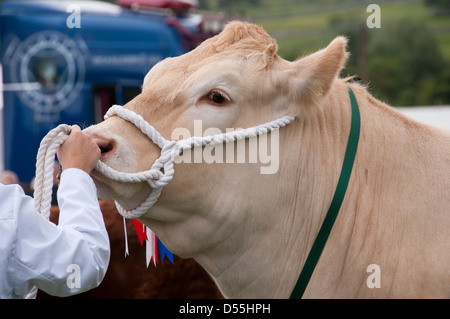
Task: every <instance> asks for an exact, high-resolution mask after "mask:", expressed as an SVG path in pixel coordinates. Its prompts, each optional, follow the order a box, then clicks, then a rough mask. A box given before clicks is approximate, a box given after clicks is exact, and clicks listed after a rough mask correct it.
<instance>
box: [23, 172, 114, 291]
mask: <svg viewBox="0 0 450 319" xmlns="http://www.w3.org/2000/svg"><path fill="white" fill-rule="evenodd" d="M27 203H28V204H26V206H28V207H25V206H24V207H19V211H18V215H19V217H18V219H19V220H18V231H17V241H16V247H15V265H14V266H15V267H14V268H15V269H14V273H15V274H14V277H15V285H14V291H15V294H17V295H21V294H27V293H28V291H29V290H30V289H31V288H32V287H33V286H37V287H38V288H39V289H41V290H43V291H45V292H47V293H48V294H51V295H55V296H68V295H72V294H76V293H80V292H83V291H86V290H89V289H92V288H95V287H97V286H98V285H99V284H100V282H101V281H102V280H103V277H104V276H105V273H106V270H107V267H108V264H109V258H110V247H109V238H108V234H107V232H106V228H105V224H104V221H103V216H102V214H101V211H100V206H99V203H98V199H97V190H96V187H95V184H94V183H93V181H92V179H91V177H90V176H89V175H88V174H86V173H85V172H83V171H81V170H78V169H66V170H65V171H64V172H63V173H62V175H61V183H60V186H59V190H58V203H59V207H60V216H59V223H58V226H56V225H55V224H53V223H51V222H49V221H47V220H46V219H44V218H43V217H42V216H41V215H39V214H37V213H36V212H34V209H33V210H32V211H31V208H30V207H29V202H27ZM24 205H25V204H24Z"/></svg>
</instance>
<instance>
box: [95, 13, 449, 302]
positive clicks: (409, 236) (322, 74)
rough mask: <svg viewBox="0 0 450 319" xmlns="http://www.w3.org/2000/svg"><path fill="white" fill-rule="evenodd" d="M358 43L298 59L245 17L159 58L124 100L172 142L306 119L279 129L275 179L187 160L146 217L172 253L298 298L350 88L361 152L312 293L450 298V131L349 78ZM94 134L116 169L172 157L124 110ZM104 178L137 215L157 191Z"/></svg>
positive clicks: (241, 283) (229, 281)
mask: <svg viewBox="0 0 450 319" xmlns="http://www.w3.org/2000/svg"><path fill="white" fill-rule="evenodd" d="M345 47H346V39H345V38H343V37H338V38H336V39H335V40H333V41H332V42H331V43H330V44H329V45H328V47H326V48H325V49H323V50H321V51H318V52H316V53H314V54H311V55H309V56H306V57H303V58H300V59H298V60H297V61H294V62H288V61H286V60H283V59H282V58H280V57H279V56H278V55H277V45H276V42H275V40H274V39H272V38H270V37H269V36H268V35H267V34H266V33H265V32H264V31H263V30H262V29H261V28H259V27H257V26H255V25H251V24H244V23H240V22H234V23H231V24H229V25H228V26H227V27H226V29H225V30H224V31H223V32H222V33H221V34H219V35H218V36H216V37H214V38H211V39H209V40H207V41H205V42H204V43H203V44H202V45H200V46H199V47H198V48H196V49H195V50H193V51H191V52H190V53H187V54H185V55H182V56H180V57H176V58H170V59H166V60H164V61H162V62H160V63H159V64H157V65H156V66H155V67H154V68H153V69H152V70H151V71H150V72H149V73H148V74H147V76H146V77H145V80H144V83H143V90H142V93H141V94H140V95H138V96H137V97H136V98H135V99H133V100H132V101H131V102H129V103H128V104H127V105H125V108H127V109H130V110H133V111H134V112H136V113H138V114H140V115H142V116H143V117H144V119H145V120H147V121H148V122H149V123H151V124H152V125H153V126H154V127H155V128H156V129H157V130H158V131H159V132H161V134H162V135H163V136H164V137H165V138H166V139H171V136H172V132H173V131H174V130H176V129H179V128H187V129H188V130H189V131H190V132H191V134H192V135H193V134H194V120H202V125H203V129H206V128H208V127H214V128H219V129H221V130H222V131H223V132H225V131H226V129H227V128H248V127H251V126H255V125H258V124H262V123H266V122H269V121H271V120H274V119H276V118H279V117H282V116H285V115H291V116H294V117H295V120H294V121H293V122H292V123H290V124H289V125H287V126H286V127H283V128H280V130H279V144H278V145H277V146H279V168H278V170H277V172H276V173H275V174H261V172H260V167H261V165H262V164H261V163H259V164H258V163H257V164H254V163H249V162H246V163H213V164H208V163H205V162H203V163H183V162H182V163H180V164H175V172H176V173H175V175H174V178H173V180H172V182H171V183H169V184H168V185H167V186H166V187H165V188H164V189H163V191H162V193H161V196H160V198H159V199H158V201H157V202H156V204H155V205H154V206H153V207H152V208H151V209H150V210H149V211H148V213H146V214H145V215H143V216H142V217H141V218H140V220H141V221H142V222H143V223H144V224H146V225H147V226H149V227H150V228H151V229H152V230H153V231H154V232H155V233H156V234H157V235H158V236H159V237H160V239H161V240H162V241H163V242H164V244H165V245H166V246H167V247H168V248H169V249H170V250H171V251H172V252H173V253H175V254H177V255H179V256H182V257H194V258H195V259H196V260H197V261H198V262H199V263H200V264H201V265H202V266H203V267H204V268H205V269H206V270H207V271H208V272H209V274H210V275H211V276H212V278H214V280H215V282H216V283H217V285H218V287H219V288H220V290H221V292H222V293H223V294H224V296H226V297H231V298H247V297H251V298H253V297H254V298H266V297H267V298H288V297H289V296H290V294H291V292H292V290H293V287H294V285H295V283H296V281H297V278H298V276H299V273H300V271H301V270H302V267H303V265H304V263H305V259H306V257H307V255H308V253H309V251H310V249H311V246H312V244H313V242H314V240H315V238H316V235H317V233H318V230H319V228H320V226H321V224H322V221H323V219H324V217H325V214H326V212H327V210H328V207H329V206H330V202H331V199H332V196H333V194H334V191H335V188H336V184H337V180H338V177H339V174H340V170H341V166H342V162H343V157H344V152H345V149H346V145H347V139H348V135H349V130H350V122H351V109H350V100H349V94H348V89H347V87H348V86H350V87H351V88H352V89H353V91H354V92H355V95H356V99H357V101H358V104H359V108H360V112H361V135H360V139H359V147H358V151H357V154H356V159H355V163H354V167H353V171H352V175H351V178H350V181H349V186H348V189H347V193H346V196H345V199H344V201H343V204H342V207H341V209H340V212H339V215H338V217H337V220H336V222H335V224H334V227H333V229H332V231H331V234H330V237H329V239H328V242H327V244H326V246H325V249H324V250H323V253H322V255H321V258H320V260H319V262H318V264H317V267H316V268H315V271H314V273H313V275H312V277H311V280H310V282H309V285H308V286H307V289H306V291H305V294H304V297H306V298H308V297H311V298H449V297H450V272H449V269H450V267H449V265H450V246H449V245H450V133H449V131H444V130H440V129H437V128H433V127H430V126H425V125H422V124H419V123H417V122H413V121H412V120H409V119H408V118H406V117H404V116H402V115H400V114H399V113H397V112H395V111H394V110H393V109H392V108H390V107H389V106H387V105H385V104H383V103H382V102H380V101H378V100H376V99H375V98H373V97H372V96H371V95H370V94H369V93H368V92H367V90H366V88H364V87H362V86H360V85H357V84H354V83H349V81H348V80H347V79H340V78H339V77H338V76H339V73H340V71H341V69H342V68H343V66H344V64H345V62H346V59H347V53H346V51H345ZM86 131H87V132H88V133H89V134H91V136H93V137H94V138H95V140H96V141H97V143H98V145H99V146H100V147H101V149H102V156H101V160H102V161H103V162H105V163H106V164H108V165H110V166H111V167H113V168H115V169H116V170H120V171H125V172H139V171H143V170H147V169H149V167H150V166H151V164H152V163H153V162H154V160H155V159H156V158H158V157H159V155H160V149H159V148H158V147H157V146H156V145H155V144H153V143H152V142H151V141H150V140H149V139H148V138H147V137H146V136H144V135H143V134H142V133H141V132H140V131H139V130H138V129H136V127H135V126H134V125H132V124H130V123H129V122H127V121H125V120H123V119H121V118H119V117H117V116H113V117H111V118H109V119H107V120H106V121H104V122H102V123H100V124H98V125H95V126H93V127H91V128H88V129H87V130H86ZM93 177H94V179H95V182H96V184H97V187H98V191H99V196H100V197H101V198H110V197H112V198H114V199H115V200H116V201H117V202H118V203H120V204H121V205H122V206H123V207H124V208H126V209H132V208H134V207H136V206H138V205H139V204H140V203H141V202H142V201H143V200H144V199H145V198H146V197H147V196H148V195H149V193H150V192H151V189H150V187H149V185H148V184H147V183H145V182H142V183H137V184H125V183H120V182H113V181H111V180H108V179H106V178H104V177H103V176H102V175H101V174H99V173H98V172H97V173H96V172H94V173H93ZM370 265H376V266H370ZM369 266H370V267H369ZM137 275H138V274H137Z"/></svg>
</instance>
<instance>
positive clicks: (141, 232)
mask: <svg viewBox="0 0 450 319" xmlns="http://www.w3.org/2000/svg"><path fill="white" fill-rule="evenodd" d="M131 220H132V222H133V225H134V229H135V230H136V234H137V236H138V238H139V242H140V244H141V246H142V245H143V244H144V241H145V259H146V260H145V261H146V264H147V267H148V265H150V263H151V262H152V261H153V264H154V266H155V267H156V265H158V264H159V261H160V260H161V265H163V262H164V257H165V256H167V258H168V259H169V260H170V261H171V262H172V264H175V262H174V259H173V254H172V253H171V252H170V251H169V250H168V249H167V247H166V246H164V244H163V243H162V242H161V240H160V239H159V238H158V237H157V236H156V234H155V233H154V232H153V231H152V230H151V229H150V228H148V227H147V226H145V225H144V224H142V223H141V222H140V221H138V220H137V219H135V218H133V219H131ZM123 223H124V228H125V257H126V256H127V255H129V252H128V239H127V227H126V219H125V218H124V219H123ZM158 253H159V255H160V257H161V259H159V258H158Z"/></svg>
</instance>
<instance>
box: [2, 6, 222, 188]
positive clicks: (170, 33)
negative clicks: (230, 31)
mask: <svg viewBox="0 0 450 319" xmlns="http://www.w3.org/2000/svg"><path fill="white" fill-rule="evenodd" d="M122 2H123V5H122V6H121V5H117V4H111V3H106V2H100V1H74V0H70V1H30V0H26V1H4V2H3V4H2V6H1V11H0V35H1V51H0V59H1V66H2V67H3V72H2V75H3V83H1V82H2V81H1V79H0V83H1V84H0V85H1V86H2V87H0V95H1V93H2V91H3V107H2V103H1V97H0V113H1V112H2V113H3V116H2V117H3V127H2V132H1V133H0V138H1V141H0V143H3V151H1V150H0V157H3V160H2V159H1V158H0V161H1V162H2V163H1V164H0V171H1V170H2V169H4V170H11V171H14V172H15V173H16V174H17V175H18V177H19V180H20V182H21V183H23V184H26V183H29V182H30V181H31V180H32V178H33V177H34V174H35V161H36V154H37V150H38V148H39V144H40V141H41V140H42V138H43V137H44V136H45V135H46V134H47V133H48V131H49V130H51V129H52V128H54V127H56V126H57V125H59V124H60V123H66V124H78V125H80V126H81V127H86V126H89V125H91V124H94V123H97V122H99V121H101V120H102V118H103V115H104V113H105V112H106V110H107V109H108V108H109V107H110V106H111V105H112V104H125V103H126V102H127V101H128V100H130V99H131V98H133V97H134V96H135V95H136V94H138V93H139V92H140V89H141V88H140V86H141V84H142V80H143V78H144V76H145V74H146V73H147V72H148V71H149V70H150V68H152V67H153V66H154V65H155V64H156V63H157V62H158V61H160V60H162V59H164V58H166V57H170V56H177V55H180V54H183V53H185V52H187V51H189V50H191V49H192V48H194V47H195V46H196V45H198V44H199V43H200V42H201V41H202V40H204V39H206V38H207V37H210V36H212V35H213V34H215V33H217V32H219V31H220V30H221V28H222V27H223V23H224V21H223V23H222V22H220V21H219V22H218V20H217V21H216V24H215V25H216V29H215V30H213V31H205V30H204V27H205V26H206V23H205V19H204V17H205V15H204V14H195V13H190V12H191V11H187V10H189V9H192V8H191V7H192V3H191V2H192V0H178V1H175V0H172V1H169V0H166V1H161V0H159V1H154V2H155V3H159V5H160V8H154V7H152V8H150V7H148V6H149V5H151V2H152V1H149V0H147V1H145V0H141V1H138V0H135V1H122ZM149 3H150V4H149ZM180 3H181V4H182V5H183V6H179V5H180ZM176 5H178V6H176ZM171 6H172V7H171ZM161 7H162V8H161ZM180 8H181V9H180ZM210 17H211V15H209V19H210V20H211V18H210ZM219 19H220V17H219ZM217 23H220V27H217ZM210 25H214V24H211V23H210ZM202 27H203V28H202ZM0 73H1V72H0ZM0 75H1V74H0ZM1 126H2V124H1V117H0V128H1ZM2 135H3V136H2ZM0 146H1V145H0ZM0 148H1V147H0ZM2 153H3V154H2ZM2 166H3V167H2Z"/></svg>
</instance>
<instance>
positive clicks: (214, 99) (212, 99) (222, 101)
mask: <svg viewBox="0 0 450 319" xmlns="http://www.w3.org/2000/svg"><path fill="white" fill-rule="evenodd" d="M206 99H207V100H208V102H209V103H210V104H213V105H221V106H222V105H226V104H228V103H229V102H230V100H229V99H228V97H227V96H226V95H225V94H224V93H222V92H221V91H218V90H213V91H211V92H209V93H208V95H207V96H206Z"/></svg>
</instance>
